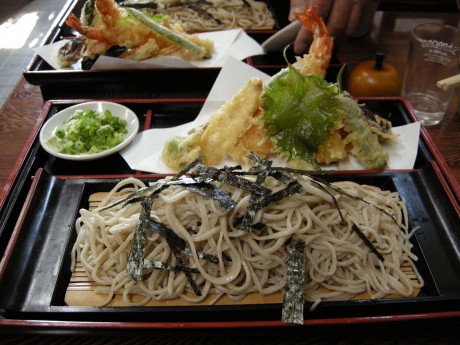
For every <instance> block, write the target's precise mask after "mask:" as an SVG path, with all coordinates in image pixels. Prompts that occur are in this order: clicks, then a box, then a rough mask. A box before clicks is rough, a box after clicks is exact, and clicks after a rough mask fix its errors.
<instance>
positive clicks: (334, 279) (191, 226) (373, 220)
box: [72, 176, 423, 305]
mask: <svg viewBox="0 0 460 345" xmlns="http://www.w3.org/2000/svg"><path fill="white" fill-rule="evenodd" d="M248 178H249V177H248ZM295 178H296V179H297V180H298V181H299V182H300V184H301V186H302V188H303V192H302V193H298V194H293V195H290V196H288V197H286V198H284V199H283V200H281V201H278V202H275V203H271V204H269V205H268V206H266V207H265V208H263V209H262V210H259V211H257V212H256V214H255V217H254V220H253V223H254V224H255V223H262V224H264V225H265V228H264V229H261V230H258V229H251V230H250V231H246V230H242V229H241V228H240V227H238V226H236V225H235V224H237V223H238V222H237V219H238V218H240V217H242V216H243V215H244V214H245V212H246V208H247V206H248V203H249V199H250V197H251V194H250V193H249V192H247V191H244V190H242V189H240V188H237V187H234V186H230V185H228V184H225V183H221V182H213V183H214V184H216V185H219V186H220V188H221V189H223V190H224V191H226V192H228V193H229V194H230V195H231V197H232V199H233V200H234V201H235V202H236V205H235V207H234V208H233V209H232V210H231V211H230V212H228V211H227V210H225V209H224V208H223V207H222V206H221V205H220V204H219V203H217V202H215V201H214V200H212V199H210V198H208V197H205V196H202V195H199V194H197V193H193V192H191V191H189V190H188V189H186V188H184V187H183V186H170V187H168V188H167V189H164V190H163V191H162V192H161V194H159V197H158V198H156V199H155V200H154V202H153V206H152V208H151V214H150V217H151V218H152V219H154V220H155V221H157V222H159V223H161V224H164V225H166V226H168V227H169V228H170V229H172V230H173V231H174V233H175V234H176V235H177V236H179V237H180V238H182V239H183V240H184V241H185V244H186V247H187V248H188V249H189V250H188V251H184V253H182V254H183V255H182V259H183V260H184V262H185V263H186V264H187V266H188V267H190V269H194V272H195V273H191V274H192V276H193V279H194V281H195V282H196V285H197V286H198V288H199V290H200V292H201V296H197V295H196V294H195V293H194V290H193V289H192V287H191V286H190V284H189V281H188V280H187V277H186V275H185V274H184V272H182V271H180V270H175V269H161V268H160V267H163V268H165V267H166V266H167V265H170V266H169V267H174V265H176V267H177V265H178V261H177V258H176V256H175V255H173V252H172V250H171V248H170V246H169V245H168V243H167V241H166V240H165V237H164V236H161V235H160V234H159V233H155V232H150V231H148V232H147V244H146V247H145V253H144V254H145V259H146V260H144V262H150V263H151V264H152V263H156V264H155V265H153V267H157V268H144V269H143V277H142V280H141V281H134V280H133V279H131V278H130V277H128V276H127V274H126V266H127V263H128V260H129V253H130V250H131V244H132V241H133V238H134V234H135V231H136V227H137V225H138V222H139V217H140V212H141V206H140V205H139V203H130V204H128V205H126V206H123V205H122V203H119V204H116V205H115V206H113V207H109V208H107V207H106V206H107V205H110V204H114V203H116V202H117V201H119V200H122V199H124V198H126V197H127V196H128V195H129V194H131V193H133V192H134V191H136V190H140V189H142V188H144V187H146V186H145V185H144V183H143V182H142V181H140V180H137V179H134V178H128V179H126V180H123V181H121V182H119V183H118V184H117V185H116V186H115V187H114V188H113V190H112V191H110V193H108V195H107V197H106V198H105V199H104V200H103V201H102V202H101V204H100V205H99V207H98V208H97V209H95V210H93V211H89V210H86V209H82V210H81V211H80V214H81V216H80V218H79V219H78V220H77V222H76V231H77V234H78V235H77V240H76V242H75V245H74V248H73V253H72V254H73V265H75V261H77V260H78V261H80V262H81V263H82V264H83V266H84V268H85V269H86V270H87V272H88V275H89V276H90V277H91V278H92V279H93V280H94V282H96V283H97V284H98V288H97V290H96V292H100V293H104V294H107V300H106V302H105V303H109V302H110V300H111V299H112V298H113V296H114V295H115V294H121V295H122V296H123V299H124V301H125V303H126V304H128V305H131V304H135V303H134V302H133V301H132V296H133V295H141V296H145V298H144V299H143V300H142V301H141V302H136V304H145V303H147V302H148V301H149V300H150V299H155V300H169V299H174V298H181V299H184V300H186V301H189V302H191V303H193V302H198V301H201V300H203V299H205V298H206V297H208V296H210V295H215V297H216V298H215V299H216V300H217V299H218V298H219V297H220V296H222V295H227V296H228V297H229V298H231V299H233V300H235V301H237V300H240V299H242V298H244V297H245V296H247V295H248V294H253V293H257V294H272V293H275V292H278V291H283V289H284V285H285V282H286V272H287V261H288V260H287V259H288V255H289V248H290V246H291V245H292V243H295V242H296V241H299V240H302V241H304V242H305V254H306V263H305V265H306V266H305V272H306V279H305V288H304V297H305V300H307V301H311V302H314V303H315V304H317V303H319V301H328V300H347V299H351V298H353V297H354V296H356V295H358V294H361V293H366V292H367V293H368V294H369V295H370V296H371V298H381V297H384V296H386V295H389V294H396V295H400V296H411V295H412V294H413V293H414V289H416V288H420V287H421V286H422V285H423V279H422V277H421V276H420V275H419V274H418V272H417V269H416V267H415V265H414V261H416V260H417V257H416V256H415V255H414V254H413V253H412V252H411V247H412V245H411V243H410V241H409V239H410V236H411V233H410V230H409V229H408V226H407V224H408V215H407V210H406V207H405V204H404V202H402V201H401V200H400V198H399V195H398V193H396V192H390V191H385V190H381V189H380V188H377V187H374V186H369V185H360V184H357V183H354V182H349V181H347V182H336V183H332V184H330V185H329V184H322V183H319V182H317V181H313V180H312V179H311V178H308V177H301V176H296V177H295ZM166 180H167V179H166ZM264 186H265V187H267V188H270V189H271V190H272V191H277V190H280V189H281V188H283V186H284V185H283V184H282V183H281V182H280V181H278V180H275V179H274V178H271V177H268V178H267V179H266V181H265V183H264ZM342 191H343V192H342ZM352 196H356V197H352ZM333 197H334V198H335V201H334V200H333ZM339 210H340V211H339ZM342 217H343V219H342ZM354 224H356V225H357V226H358V227H359V229H360V230H361V231H362V233H363V234H364V235H365V236H366V237H367V238H368V239H369V241H370V242H372V244H373V245H374V246H375V248H376V249H377V250H378V252H379V253H380V254H381V255H383V257H384V260H383V261H380V260H378V259H377V257H376V256H375V255H374V254H373V253H372V252H371V250H370V249H369V247H368V246H366V245H365V244H364V242H363V240H362V239H360V237H359V236H358V235H357V234H356V232H355V231H353V229H352V228H353V225H354ZM200 253H207V254H209V255H212V256H214V257H216V258H217V259H218V262H217V263H212V262H210V261H208V260H204V259H202V258H201V256H200ZM160 263H161V264H160ZM403 265H410V266H411V267H412V269H413V272H415V275H416V276H417V279H416V280H414V279H410V277H408V276H407V274H406V273H405V271H404V270H403V269H402V266H403Z"/></svg>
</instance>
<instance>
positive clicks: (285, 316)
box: [281, 240, 305, 325]
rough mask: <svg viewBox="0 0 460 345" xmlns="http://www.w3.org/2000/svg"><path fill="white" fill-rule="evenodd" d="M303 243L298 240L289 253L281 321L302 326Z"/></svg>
mask: <svg viewBox="0 0 460 345" xmlns="http://www.w3.org/2000/svg"><path fill="white" fill-rule="evenodd" d="M304 284H305V242H304V241H302V240H299V241H298V242H296V243H295V244H294V245H293V246H292V247H291V250H290V251H289V257H288V262H287V278H286V283H285V285H284V298H283V309H282V311H281V321H283V322H288V323H295V324H300V325H302V324H303V307H304V297H303V293H304Z"/></svg>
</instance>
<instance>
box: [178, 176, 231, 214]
mask: <svg viewBox="0 0 460 345" xmlns="http://www.w3.org/2000/svg"><path fill="white" fill-rule="evenodd" d="M184 187H185V188H186V189H187V190H189V191H191V192H192V193H196V194H200V195H203V196H207V197H208V198H210V199H212V200H214V201H217V202H218V203H219V204H220V205H221V206H222V207H223V208H225V209H226V210H227V211H231V210H233V208H234V207H235V206H236V202H235V201H234V200H233V199H232V197H231V196H230V194H228V193H226V192H224V191H223V190H222V189H220V188H219V187H217V186H214V185H212V184H210V183H205V182H202V183H197V184H195V185H186V186H184Z"/></svg>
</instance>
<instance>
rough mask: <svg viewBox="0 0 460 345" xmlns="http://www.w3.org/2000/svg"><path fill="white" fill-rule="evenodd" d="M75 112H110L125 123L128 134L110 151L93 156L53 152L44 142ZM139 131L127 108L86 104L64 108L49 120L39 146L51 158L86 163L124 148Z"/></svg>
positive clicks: (134, 118) (116, 105)
mask: <svg viewBox="0 0 460 345" xmlns="http://www.w3.org/2000/svg"><path fill="white" fill-rule="evenodd" d="M77 110H93V111H97V112H99V113H101V112H104V111H105V110H110V112H111V113H112V115H113V116H116V117H118V118H120V119H122V120H125V121H126V129H127V130H128V133H127V134H126V135H125V138H124V140H123V142H121V143H120V144H118V145H117V146H114V147H112V148H111V149H108V150H105V151H102V152H98V153H93V154H82V155H70V154H64V153H59V152H57V151H56V150H54V148H53V147H51V146H49V145H48V144H47V143H46V141H47V140H48V139H49V138H50V137H51V136H53V134H54V132H55V131H56V129H57V128H59V127H60V126H61V125H62V123H63V122H64V121H66V120H67V119H68V118H69V117H70V116H72V115H73V114H75V112H76V111H77ZM138 130H139V119H138V118H137V116H136V114H135V113H134V112H133V111H132V110H130V109H128V108H127V107H125V106H123V105H121V104H117V103H112V102H88V103H81V104H76V105H73V106H71V107H69V108H66V109H64V110H62V111H60V112H58V113H57V114H56V115H54V116H53V117H52V118H50V119H49V120H48V121H47V122H46V123H45V124H44V125H43V127H42V129H41V131H40V144H41V145H42V147H43V148H44V149H45V151H46V152H48V153H49V154H52V155H53V156H56V157H59V158H62V159H68V160H72V161H88V160H94V159H99V158H102V157H106V156H109V155H111V154H113V153H115V152H118V151H120V150H121V149H123V148H125V147H126V146H127V145H128V144H129V143H130V142H131V141H132V140H133V139H134V137H135V136H136V134H137V132H138Z"/></svg>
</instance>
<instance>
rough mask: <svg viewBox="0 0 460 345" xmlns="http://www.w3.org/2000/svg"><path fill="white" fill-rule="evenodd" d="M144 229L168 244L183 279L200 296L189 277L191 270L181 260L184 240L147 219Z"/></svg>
mask: <svg viewBox="0 0 460 345" xmlns="http://www.w3.org/2000/svg"><path fill="white" fill-rule="evenodd" d="M145 228H148V229H149V230H151V231H153V232H155V233H158V234H160V235H161V236H163V237H164V238H165V239H166V242H168V245H169V247H170V248H171V251H172V252H173V254H174V256H175V257H176V259H177V262H178V263H179V265H178V266H180V267H182V268H183V272H184V274H185V277H186V278H187V280H188V282H189V284H190V286H191V287H192V289H193V292H194V293H195V294H196V295H197V296H201V291H200V289H199V288H198V285H197V284H196V282H195V280H194V279H193V277H192V275H191V273H192V272H191V269H190V268H189V267H187V266H186V265H185V263H184V260H183V259H182V255H181V253H180V252H181V251H183V250H184V249H185V245H186V242H185V240H184V239H182V238H180V237H179V236H178V235H177V234H176V233H175V232H174V231H173V230H171V229H170V228H168V227H167V226H166V225H164V224H162V223H159V222H157V221H155V220H153V219H149V220H148V221H146V223H145Z"/></svg>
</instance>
